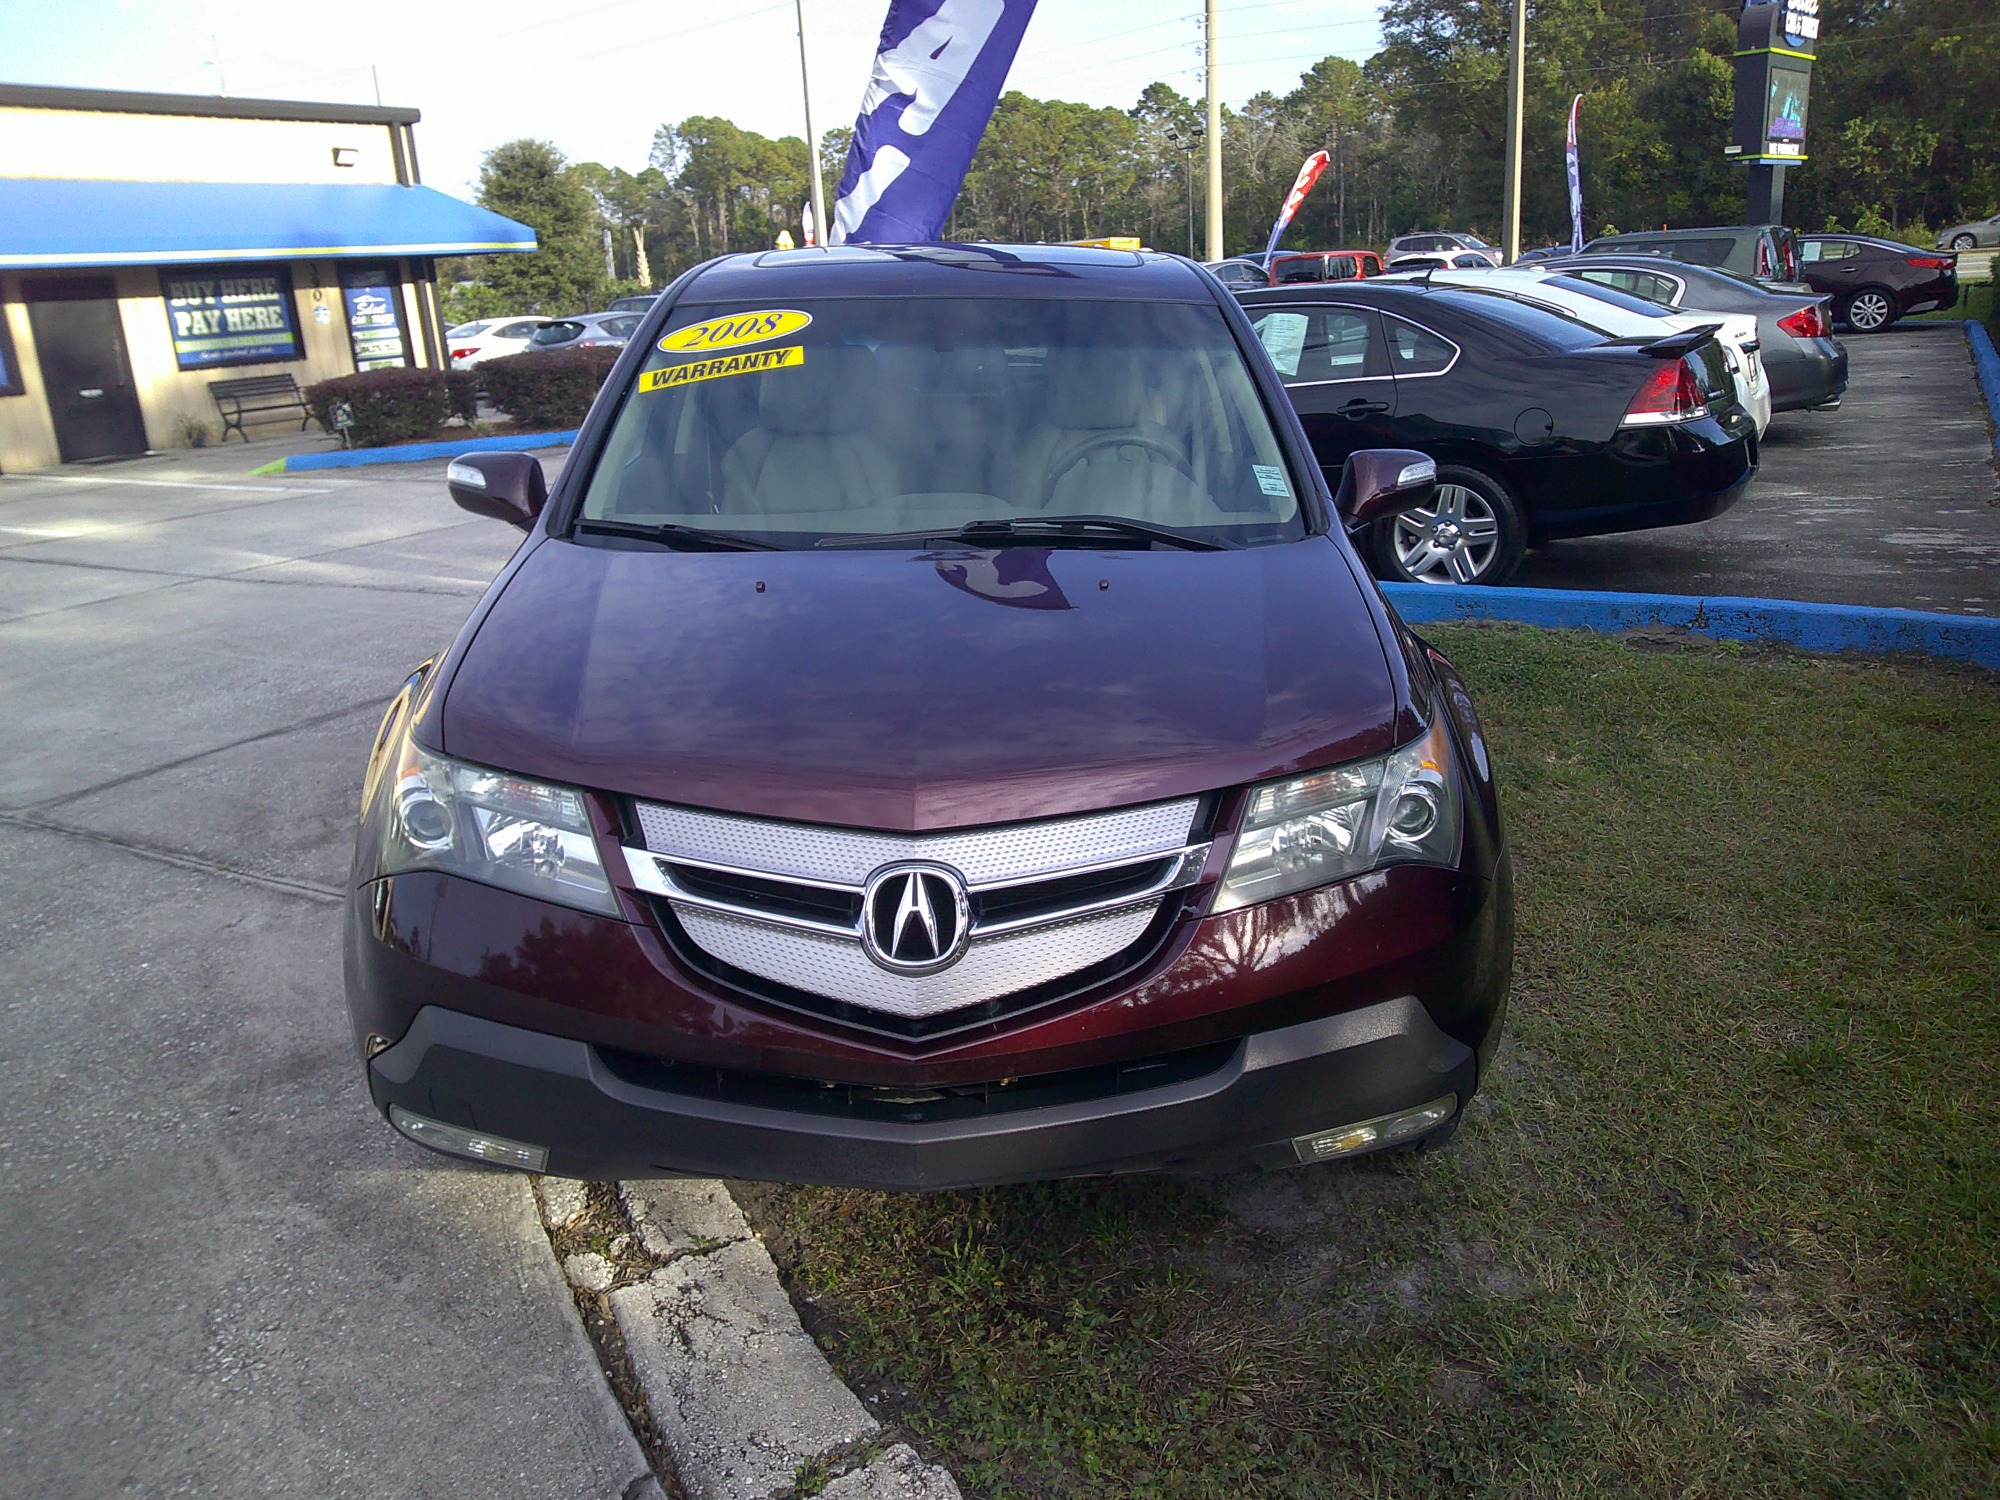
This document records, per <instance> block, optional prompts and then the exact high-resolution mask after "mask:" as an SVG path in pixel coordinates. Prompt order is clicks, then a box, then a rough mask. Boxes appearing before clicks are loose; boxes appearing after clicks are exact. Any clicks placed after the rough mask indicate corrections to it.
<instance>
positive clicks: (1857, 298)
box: [1840, 286, 1901, 333]
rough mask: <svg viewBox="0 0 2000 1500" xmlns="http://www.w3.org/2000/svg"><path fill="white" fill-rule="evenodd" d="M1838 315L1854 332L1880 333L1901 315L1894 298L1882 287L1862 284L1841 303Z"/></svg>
mask: <svg viewBox="0 0 2000 1500" xmlns="http://www.w3.org/2000/svg"><path fill="white" fill-rule="evenodd" d="M1840 316H1841V319H1842V321H1844V322H1845V323H1846V324H1847V326H1848V327H1849V328H1852V329H1853V330H1854V331H1855V332H1856V333H1880V332H1881V331H1882V330H1883V329H1885V328H1887V327H1889V326H1890V325H1891V324H1893V323H1894V322H1895V321H1896V319H1897V318H1898V317H1900V316H1901V311H1900V310H1899V309H1898V308H1897V306H1896V299H1895V298H1894V297H1892V296H1890V295H1889V294H1888V293H1887V292H1885V291H1883V290H1882V288H1880V287H1879V286H1864V287H1863V288H1862V289H1861V290H1860V291H1858V292H1855V293H1854V294H1853V295H1851V296H1850V297H1849V298H1848V299H1847V301H1846V302H1845V303H1844V304H1842V306H1841V312H1840Z"/></svg>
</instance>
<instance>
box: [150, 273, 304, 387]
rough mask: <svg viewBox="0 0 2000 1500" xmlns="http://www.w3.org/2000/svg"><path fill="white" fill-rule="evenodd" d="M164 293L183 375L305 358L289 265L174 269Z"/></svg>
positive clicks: (164, 281) (165, 276)
mask: <svg viewBox="0 0 2000 1500" xmlns="http://www.w3.org/2000/svg"><path fill="white" fill-rule="evenodd" d="M160 294H161V295H162V296H164V297H165V298H166V299H167V326H168V329H169V330H170V331H171V333H172V334H173V340H174V361H175V363H177V364H178V365H179V366H180V368H182V369H183V370H211V369H215V368H217V367H219V366H222V365H253V364H264V363H267V362H269V361H272V360H281V359H303V358H305V350H304V348H303V347H302V346H301V344H300V342H299V324H298V319H297V317H296V316H295V314H294V312H293V309H292V273H291V271H290V270H289V269H288V268H287V267H285V266H282V265H272V266H197V267H181V266H175V267H173V268H172V269H170V270H162V271H161V272H160Z"/></svg>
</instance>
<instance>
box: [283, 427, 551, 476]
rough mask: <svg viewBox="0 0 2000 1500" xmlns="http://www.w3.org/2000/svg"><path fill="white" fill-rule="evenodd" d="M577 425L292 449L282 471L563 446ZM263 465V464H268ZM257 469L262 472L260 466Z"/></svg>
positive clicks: (416, 461) (350, 466)
mask: <svg viewBox="0 0 2000 1500" xmlns="http://www.w3.org/2000/svg"><path fill="white" fill-rule="evenodd" d="M579 431H581V429H580V428H572V429H571V430H570V431H568V432H521V433H511V434H509V435H508V436H506V437H469V438H465V439H463V440H462V441H459V442H455V443H406V444H404V445H403V446H402V447H400V448H339V449H336V450H334V451H333V452H331V453H293V454H289V455H287V456H286V458H285V460H284V467H283V469H282V470H277V471H274V472H282V473H286V474H299V473H304V472H306V471H307V470H311V469H358V468H361V467H362V466H363V465H366V464H416V463H423V462H425V461H426V460H428V459H434V458H457V457H458V455H459V454H461V453H523V452H528V451H531V450H533V449H536V448H567V447H569V446H570V444H572V443H574V442H575V441H576V435H577V432H579ZM269 467H270V466H269V465H266V468H269ZM258 472H259V473H262V472H264V471H263V470H262V469H260V470H258Z"/></svg>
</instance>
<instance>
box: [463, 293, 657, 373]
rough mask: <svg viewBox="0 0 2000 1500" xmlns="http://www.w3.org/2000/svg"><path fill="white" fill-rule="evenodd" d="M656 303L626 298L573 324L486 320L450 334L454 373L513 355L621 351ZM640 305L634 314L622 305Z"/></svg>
mask: <svg viewBox="0 0 2000 1500" xmlns="http://www.w3.org/2000/svg"><path fill="white" fill-rule="evenodd" d="M651 301H652V298H650V297H644V298H638V297H621V298H619V299H618V302H614V303H613V304H612V307H611V310H610V311H609V312H601V313H578V314H577V315H576V316H574V317H569V318H544V317H522V318H482V319H479V320H478V321H476V322H471V323H461V324H459V325H458V326H457V327H456V328H451V329H448V330H446V332H445V344H446V346H447V347H448V348H449V349H450V350H451V367H452V368H453V369H454V370H465V369H470V368H471V367H472V366H474V365H480V364H484V363H485V362H486V361H487V360H489V359H499V358H500V357H502V356H503V355H508V354H546V353H550V352H552V351H554V350H558V349H622V348H623V347H624V346H625V341H626V340H627V339H629V338H631V336H632V334H633V332H634V331H635V330H636V329H637V328H638V326H639V314H640V313H641V312H643V311H644V310H645V305H646V304H648V303H650V302H651ZM631 302H638V303H640V304H641V305H640V307H639V308H638V309H637V310H636V311H635V310H627V309H621V307H620V306H619V303H631Z"/></svg>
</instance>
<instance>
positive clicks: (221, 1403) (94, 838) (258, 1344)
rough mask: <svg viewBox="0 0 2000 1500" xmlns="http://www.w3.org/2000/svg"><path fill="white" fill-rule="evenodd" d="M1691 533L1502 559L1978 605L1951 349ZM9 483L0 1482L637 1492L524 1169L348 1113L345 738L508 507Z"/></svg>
mask: <svg viewBox="0 0 2000 1500" xmlns="http://www.w3.org/2000/svg"><path fill="white" fill-rule="evenodd" d="M1850 348H1851V349H1852V351H1853V359H1854V371H1855V382H1854V389H1853V391H1852V393H1851V394H1850V397H1849V400H1848V402H1847V404H1846V407H1845V408H1844V409H1843V410H1842V411H1841V412H1839V413H1835V414H1819V415H1809V416H1796V417H1787V418H1781V419H1780V420H1779V423H1778V424H1777V425H1776V426H1774V427H1773V429H1772V433H1771V436H1770V441H1769V444H1768V447H1767V450H1766V459H1765V468H1764V471H1763V473H1762V475H1761V476H1760V478H1759V479H1758V480H1757V482H1756V485H1755V487H1754V488H1753V489H1752V491H1751V492H1750V494H1749V495H1748V496H1747V497H1746V498H1745V499H1744V501H1742V502H1741V503H1740V504H1739V505H1738V506H1737V507H1736V509H1735V510H1734V511H1733V512H1731V513H1730V514H1729V515H1728V516H1725V517H1723V518H1721V519H1719V520H1717V521H1715V522H1711V523H1708V524H1707V525H1705V526H1698V527H1687V528H1681V529H1679V530H1676V531H1669V532H1655V533H1643V534H1638V535H1634V536H1628V537H1620V538H1605V539H1601V540H1594V541H1578V542H1570V543H1565V544H1562V545H1561V546H1559V547H1556V548H1551V549H1549V550H1547V551H1546V552H1544V553H1541V554H1538V555H1535V556H1533V557H1531V558H1530V559H1529V563H1528V566H1527V568H1526V569H1525V570H1524V574H1523V576H1522V579H1521V581H1522V582H1524V583H1535V584H1542V585H1549V586H1562V587H1588V588H1626V589H1632V588H1638V589H1655V590H1660V591H1665V592H1709V593H1729V594H1759V593H1762V594H1775V595H1780V596H1789V597H1794V598H1804V599H1827V600H1837V601H1845V602H1855V603H1868V604H1894V605H1906V606H1913V607H1917V608H1930V609H1948V610H1959V611H1966V612H1977V613H1988V612H2000V508H1996V507H1995V504H1994V498H1995V485H1994V472H1993V465H1992V450H1991V447H1990V438H1989V432H1988V429H1987V426H1986V421H1985V416H1984V413H1983V411H1982V410H1981V409H1980V407H1979V406H1978V404H1977V395H1976V388H1975V387H1974V385H1973V383H1972V376H1971V371H1970V365H1969V361H1968V360H1967V358H1966V355H1965V349H1964V342H1963V335H1962V334H1961V333H1960V332H1959V331H1958V330H1957V329H1956V328H1955V327H1954V328H1948V329H1938V330H1930V329H1921V328H1911V329H1908V330H1897V331H1895V332H1892V333H1890V334H1888V335H1883V336H1878V337H1877V338H1875V339H1857V340H1853V341H1852V342H1851V344H1850ZM266 456H268V455H267V454H263V453H258V454H255V455H246V454H245V452H244V451H243V450H242V449H241V448H232V449H226V450H221V451H216V450H210V451H208V452H205V453H199V454H176V455H169V456H165V457H159V458H152V459H147V460H143V461H138V462H133V463H127V464H119V465H107V466H102V467H96V468H74V469H70V470H66V471H64V472H62V473H59V474H55V475H48V476H26V477H19V476H14V477H0V664H4V666H0V856H3V857H4V868H0V1057H4V1059H5V1063H6V1076H7V1079H8V1086H7V1088H6V1090H5V1092H4V1095H0V1193H4V1195H5V1201H6V1202H7V1204H8V1205H9V1207H8V1211H7V1213H6V1215H5V1217H4V1219H0V1349H4V1350H5V1351H6V1352H7V1354H8V1356H9V1357H8V1359H7V1361H6V1364H5V1368H4V1369H0V1474H4V1475H6V1476H7V1479H6V1482H5V1483H4V1484H0V1489H4V1490H6V1491H7V1492H9V1493H20V1494H24V1495H28V1494H32V1495H44V1494H102V1493H111V1492H124V1491H130V1492H134V1493H145V1494H149V1495H150V1494H158V1495H171V1494H250V1493H276V1494H290V1493H316V1494H325V1495H339V1496H346V1495H395V1496H423V1495H431V1494H442V1493H445V1492H446V1491H447V1490H449V1492H451V1493H453V1494H497V1495H535V1496H562V1495H579V1496H581V1495H609V1494H621V1493H623V1494H637V1493H644V1492H645V1491H644V1490H635V1489H634V1488H633V1485H634V1483H635V1481H639V1480H641V1479H642V1478H643V1476H644V1475H645V1473H646V1464H645V1460H644V1458H643V1456H642V1455H641V1453H640V1451H639V1449H638V1448H637V1446H636V1444H635V1443H634V1442H633V1440H632V1438H631V1435H630V1433H629V1431H628V1429H627V1428H626V1426H625V1424H624V1421H623V1419H622V1417H621V1415H620V1413H619V1412H618V1410H617V1408H616V1406H615V1404H614V1403H613V1402H612V1400H611V1398H610V1396H609V1393H608V1392H607V1390H606V1388H605V1386H604V1383H603V1380H602V1378H601V1376H600V1374H599V1371H598V1368H597V1365H596V1362H595V1359H594V1356H593V1354H592V1351H591V1349H590V1347H589V1346H588V1344H587V1343H586V1342H585V1340H584V1337H583V1334H582V1332H581V1330H580V1328H579V1327H578V1325H577V1323H576V1320H575V1317H574V1315H573V1313H572V1310H571V1307H570V1305H569V1301H568V1297H567V1293H566V1291H565V1289H564V1286H563V1283H562V1280H561V1277H560V1275H559V1274H558V1272H557V1269H556V1267H555V1265H554V1262H553V1260H552V1258H551V1256H550V1253H549V1250H548V1247H547V1243H546V1241H545V1239H544V1237H543V1235H542V1232H541V1229H540V1227H539V1225H538V1223H537V1221H536V1220H535V1218H534V1215H533V1210H532V1207H531V1204H530V1199H529V1194H528V1192H527V1188H526V1184H525V1180H524V1179H521V1178H518V1177H514V1176H509V1175H504V1174H500V1173H497V1172H488V1171H484V1170H480V1169H477V1168H470V1167H459V1166H455V1165H453V1164H451V1163H449V1162H445V1161H443V1160H441V1159H438V1158H435V1157H431V1156H428V1155H426V1154H424V1153H422V1152H421V1151H419V1150H418V1149H417V1148H415V1147H413V1146H408V1145H406V1144H404V1143H403V1142H401V1141H399V1140H398V1139H397V1138H396V1137H395V1136H393V1135H392V1134H391V1133H390V1132H389V1131H388V1129H387V1128H386V1127H385V1126H383V1125H382V1124H381V1122H380V1121H379V1119H377V1118H376V1117H375V1115H374V1114H373V1112H372V1110H371V1109H370V1108H369V1106H368V1104H367V1101H366V1099H365V1096H364V1094H363V1091H362V1087H361V1084H360V1080H359V1077H358V1071H357V1066H356V1063H355V1060H354V1057H353V1054H352V1050H351V1044H350V1041H349V1038H348V1035H347V1029H346V1020H345V1015H344V1011H343V1006H342V1001H341V987H340V975H339V946H338V938H337V921H338V908H337V905H336V892H337V889H338V887H339V885H340V883H341V881H342V878H343V876H344V873H345V870H346V866H347V860H348V853H349V843H350V840H351V837H352V820H353V816H354V810H355V806H356V801H357V798H358V793H359V786H360V777H361V771H362V766H363V761H364V758H365V755H366V751H367V747H368V744H369V742H370V739H371V737H372V735H373V732H374V730H375V727H376V724H377V722H378V719H379V716H380V712H381V707H382V704H383V702H384V700H385V699H386V698H387V697H388V695H389V694H390V693H391V692H392V691H393V690H394V687H395V685H396V684H397V683H398V682H399V681H400V680H401V678H402V676H403V674H404V673H405V672H407V670H408V669H409V668H410V667H411V666H413V665H414V664H415V663H416V662H417V661H418V660H420V659H421V658H422V657H423V656H425V655H426V654H428V653H429V652H430V651H431V650H433V649H436V648H438V647H441V646H442V645H443V644H445V642H446V641H447V640H448V639H449V637H450V635H451V633H452V632H453V630H454V629H455V628H456V626H457V625H458V623H459V621H460V620H462V619H463V618H464V616H465V614H466V612H467V611H468V610H469V609H470V608H471V606H472V604H473V602H474V600H475V599H476V598H477V596H478V594H479V592H480V590H481V588H482V587H483V586H484V584H485V582H486V580H488V579H489V578H490V577H491V576H492V574H493V572H494V571H495V570H496V569H497V568H498V567H499V566H500V565H501V563H502V562H504V560H505V559H506V557H507V556H508V554H509V552H510V551H511V549H512V547H513V544H514V539H515V533H513V532H512V531H510V530H508V529H507V528H505V527H503V526H500V525H498V524H496V523H492V522H484V521H477V520H474V519H472V518H470V517H467V516H466V515H464V514H463V513H462V512H460V511H458V510H456V509H454V508H453V507H452V506H451V504H450V502H449V501H448V500H447V499H446V496H445V493H444V487H443V483H442V477H441V476H442V467H443V466H442V465H441V464H437V463H431V464H422V465H410V466H397V467H392V468H376V469H365V470H357V471H345V472H341V473H338V474H332V475H325V474H314V475H306V476H294V477H277V478H253V477H250V476H249V475H248V472H247V471H248V470H249V469H250V468H251V467H252V465H253V464H254V463H255V462H257V461H258V459H259V458H262V457H266Z"/></svg>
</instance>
